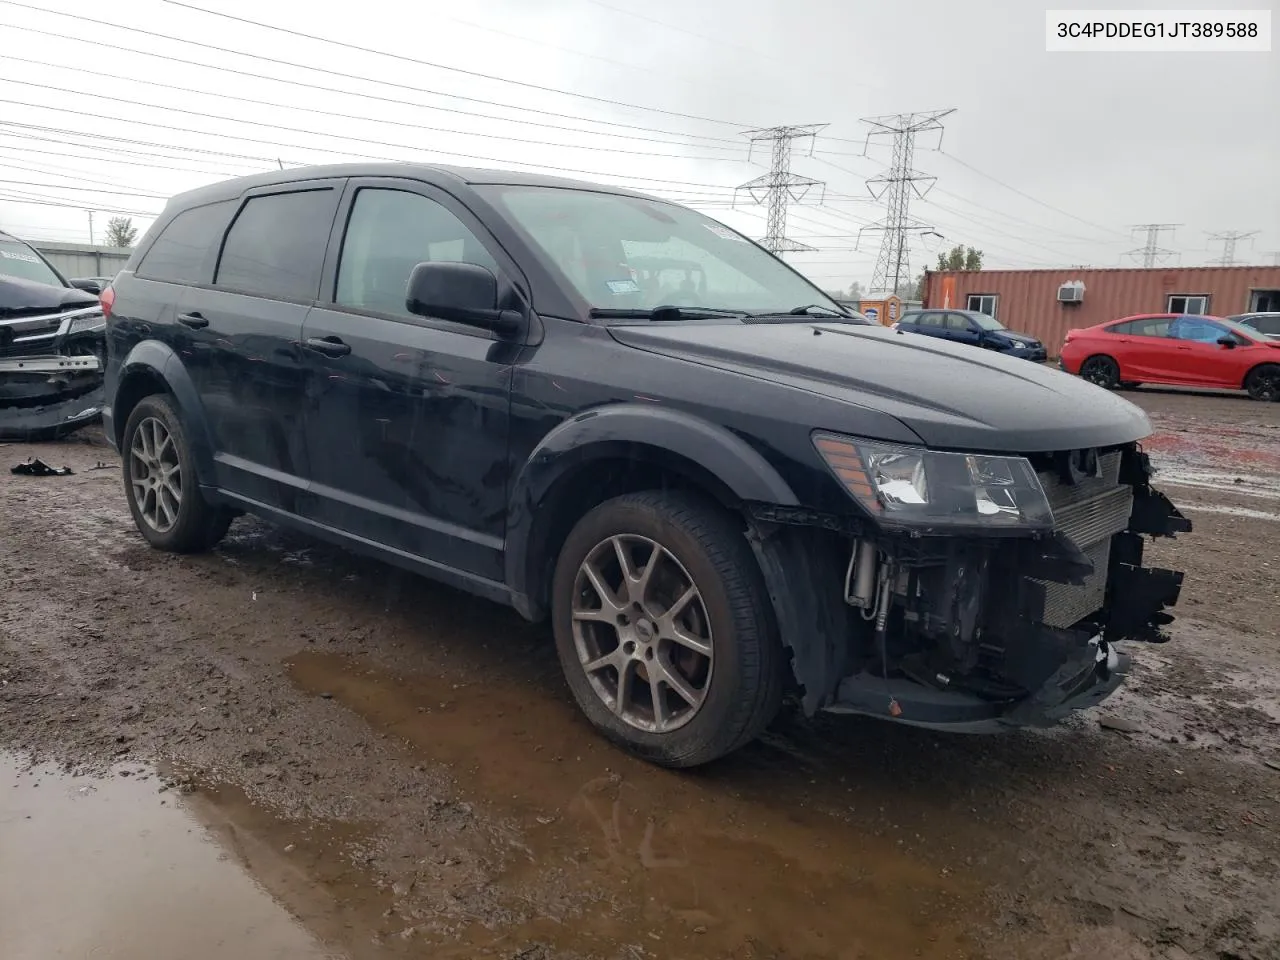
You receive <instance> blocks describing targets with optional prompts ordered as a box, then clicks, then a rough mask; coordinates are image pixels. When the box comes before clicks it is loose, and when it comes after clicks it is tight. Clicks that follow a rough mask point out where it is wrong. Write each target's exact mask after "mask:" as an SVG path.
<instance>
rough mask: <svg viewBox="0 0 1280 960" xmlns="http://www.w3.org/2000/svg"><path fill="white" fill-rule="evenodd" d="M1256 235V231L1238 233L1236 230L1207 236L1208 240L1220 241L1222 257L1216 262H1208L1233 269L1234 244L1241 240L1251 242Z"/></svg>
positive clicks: (1234, 260)
mask: <svg viewBox="0 0 1280 960" xmlns="http://www.w3.org/2000/svg"><path fill="white" fill-rule="evenodd" d="M1257 235H1258V231H1257V230H1254V231H1252V232H1250V233H1240V232H1238V231H1236V230H1223V231H1222V232H1221V233H1211V234H1209V240H1210V241H1214V240H1220V241H1222V256H1220V257H1219V258H1218V259H1217V260H1210V261H1209V262H1210V263H1214V264H1217V265H1218V266H1221V267H1233V266H1235V264H1236V244H1237V243H1239V242H1240V241H1241V240H1251V239H1253V238H1254V237H1256V236H1257Z"/></svg>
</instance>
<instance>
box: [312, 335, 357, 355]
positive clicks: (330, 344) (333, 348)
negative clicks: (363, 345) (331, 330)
mask: <svg viewBox="0 0 1280 960" xmlns="http://www.w3.org/2000/svg"><path fill="white" fill-rule="evenodd" d="M303 346H305V347H306V348H307V349H308V350H314V351H315V352H316V353H323V354H324V355H325V356H326V357H345V356H346V355H347V354H348V353H350V352H351V345H350V344H347V343H343V342H342V341H341V340H339V339H338V338H337V337H308V338H307V341H306V343H305V344H303Z"/></svg>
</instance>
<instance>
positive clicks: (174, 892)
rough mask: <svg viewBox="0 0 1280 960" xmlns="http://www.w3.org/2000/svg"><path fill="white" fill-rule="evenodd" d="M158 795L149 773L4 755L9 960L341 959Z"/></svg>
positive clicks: (0, 901)
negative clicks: (100, 771) (31, 763)
mask: <svg viewBox="0 0 1280 960" xmlns="http://www.w3.org/2000/svg"><path fill="white" fill-rule="evenodd" d="M126 771H127V772H128V773H129V774H130V775H129V776H127V777H126V776H124V775H123V774H124V773H125V772H126ZM144 778H145V779H144ZM158 786H159V784H158V781H157V780H156V779H153V778H152V777H151V774H150V771H148V770H145V769H144V768H142V767H140V766H139V765H138V764H127V765H125V766H123V767H118V768H116V769H115V770H113V771H111V772H110V773H109V774H108V775H106V776H103V777H100V778H97V777H88V776H68V775H67V774H65V773H63V772H62V771H61V770H60V769H57V768H52V767H36V768H32V769H28V768H27V767H26V766H25V765H24V764H22V763H21V761H19V760H18V758H16V757H13V756H9V755H5V754H0V863H2V864H3V865H4V867H3V869H2V870H0V929H2V930H3V948H2V949H0V952H2V953H3V955H4V958H5V960H49V958H51V957H94V958H95V960H151V958H157V960H158V958H170V957H183V958H186V960H224V958H225V960H243V958H245V957H255V958H256V957H262V958H268V957H269V958H273V960H319V958H333V957H334V956H335V954H333V953H332V952H330V951H327V950H326V949H325V948H323V947H322V946H321V945H320V944H319V942H318V941H317V940H316V939H315V938H314V937H313V936H312V935H311V934H310V933H308V932H307V931H306V930H305V929H304V928H303V927H302V926H300V925H299V924H298V922H297V921H295V920H294V919H293V917H291V916H290V915H289V913H288V912H286V911H285V910H284V909H283V908H282V907H281V906H279V905H278V904H277V903H276V902H275V901H274V900H273V899H272V898H271V896H270V895H269V894H267V893H266V892H265V891H264V890H263V889H262V888H261V887H259V886H258V885H257V884H256V883H255V882H254V880H253V879H252V878H251V877H250V876H249V875H248V874H247V873H245V872H244V871H243V870H242V869H241V867H240V866H239V865H238V864H237V863H236V862H235V861H234V860H233V859H232V858H231V857H230V856H229V855H228V854H227V853H225V852H223V851H222V850H221V849H220V847H219V846H218V844H217V843H215V842H213V840H212V839H211V838H210V837H209V834H208V833H207V832H206V831H205V829H204V828H203V827H202V826H201V824H200V823H199V822H198V821H197V820H196V819H195V818H194V817H193V816H192V815H191V814H190V813H188V812H187V811H186V810H184V809H181V808H180V807H178V806H177V805H176V804H177V800H176V797H175V794H173V793H172V792H169V793H160V792H159V790H158Z"/></svg>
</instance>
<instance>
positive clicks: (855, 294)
mask: <svg viewBox="0 0 1280 960" xmlns="http://www.w3.org/2000/svg"><path fill="white" fill-rule="evenodd" d="M866 295H867V292H866V291H865V290H863V289H862V284H860V283H859V282H858V281H857V280H855V281H853V283H851V284H849V299H850V300H861V299H862V298H863V297H865V296H866Z"/></svg>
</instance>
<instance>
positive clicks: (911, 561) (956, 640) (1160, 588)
mask: <svg viewBox="0 0 1280 960" xmlns="http://www.w3.org/2000/svg"><path fill="white" fill-rule="evenodd" d="M815 442H816V443H817V444H818V446H819V450H820V451H821V452H822V455H823V458H824V459H825V460H826V461H827V463H828V465H829V466H830V467H831V469H832V470H833V472H834V473H835V475H836V476H837V478H838V479H839V480H840V481H841V482H842V483H843V484H844V485H845V486H846V488H847V489H848V490H849V492H850V493H851V494H853V495H854V496H855V498H857V499H859V500H860V501H862V502H863V503H864V505H866V506H867V507H868V513H869V514H870V515H871V518H872V519H871V520H870V521H869V522H854V523H849V522H848V521H843V520H837V519H836V518H832V517H827V518H820V517H815V516H802V515H799V514H795V513H791V512H788V511H779V510H776V509H771V508H759V509H757V511H756V513H755V517H754V519H753V523H752V529H751V540H752V543H753V546H754V548H755V550H756V553H757V556H758V558H759V559H760V562H761V566H762V568H763V569H764V572H765V576H766V581H767V582H768V583H769V586H770V592H771V594H772V595H773V599H774V603H775V608H777V612H778V619H779V625H780V628H781V630H782V633H783V639H784V642H786V643H787V645H788V646H789V647H790V648H791V651H792V655H793V666H794V669H795V673H796V677H797V679H798V680H799V682H800V684H801V685H802V687H803V688H804V703H805V707H806V709H807V711H808V712H810V713H812V712H814V711H816V710H820V709H821V710H827V711H832V712H846V713H858V714H867V715H872V716H879V717H885V718H888V719H892V720H895V721H898V722H901V723H907V724H912V725H916V726H923V727H936V728H945V729H951V730H957V731H967V732H991V731H996V730H1000V729H1005V728H1008V727H1011V726H1049V725H1052V724H1055V723H1056V722H1058V721H1059V720H1061V719H1062V718H1063V717H1064V716H1066V715H1067V714H1068V713H1070V712H1071V711H1073V710H1076V709H1080V708H1082V707H1088V706H1092V705H1094V704H1097V703H1099V702H1101V701H1102V700H1103V699H1105V698H1106V697H1107V696H1109V695H1110V694H1111V693H1112V692H1113V691H1114V690H1115V689H1116V688H1117V687H1118V686H1119V685H1120V684H1121V683H1122V682H1123V679H1124V676H1125V674H1126V672H1127V670H1128V667H1129V659H1128V657H1127V656H1125V654H1124V653H1122V652H1121V649H1120V647H1119V644H1121V643H1122V642H1124V641H1145V642H1163V641H1164V640H1166V639H1167V635H1166V634H1165V632H1164V628H1165V627H1166V626H1167V625H1168V624H1169V623H1170V622H1171V621H1172V619H1173V617H1172V614H1171V613H1169V608H1170V607H1172V606H1173V605H1174V604H1176V602H1177V600H1178V595H1179V592H1180V590H1181V586H1182V574H1181V573H1178V572H1175V571H1169V570H1160V569H1153V568H1148V567H1144V566H1143V565H1142V561H1143V547H1144V537H1147V536H1152V537H1159V536H1168V537H1171V536H1173V535H1174V534H1176V533H1179V532H1186V531H1190V529H1191V524H1190V523H1189V522H1188V521H1187V520H1186V518H1185V517H1183V516H1182V515H1181V514H1180V513H1179V512H1178V510H1177V509H1176V508H1175V507H1174V506H1173V504H1171V503H1170V502H1169V500H1168V499H1167V498H1166V497H1165V496H1164V495H1163V494H1161V493H1159V492H1157V491H1156V490H1154V489H1153V488H1152V487H1151V484H1150V479H1151V475H1152V469H1151V465H1150V461H1149V459H1148V457H1147V455H1146V454H1145V453H1143V452H1142V450H1141V448H1140V447H1139V446H1138V445H1137V444H1128V445H1121V446H1116V447H1111V448H1106V449H1101V450H1098V449H1092V450H1075V451H1063V452H1060V453H1056V454H1050V455H1034V456H1028V457H1017V458H1011V457H983V456H977V455H965V454H945V455H936V454H932V453H929V452H928V451H914V450H907V451H906V452H905V453H904V452H901V451H899V452H895V451H893V450H879V449H875V448H872V449H871V450H870V452H869V451H868V448H867V447H866V446H864V445H860V444H856V443H853V442H851V441H848V440H846V439H844V438H823V437H819V438H817V439H816V441H815ZM824 444H825V449H824ZM899 506H900V507H902V509H901V510H897V509H896V508H897V507H899ZM823 528H825V529H823Z"/></svg>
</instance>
